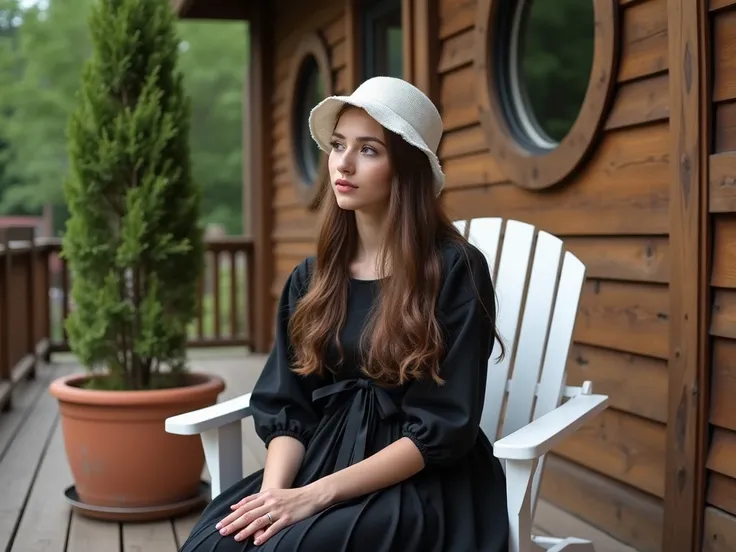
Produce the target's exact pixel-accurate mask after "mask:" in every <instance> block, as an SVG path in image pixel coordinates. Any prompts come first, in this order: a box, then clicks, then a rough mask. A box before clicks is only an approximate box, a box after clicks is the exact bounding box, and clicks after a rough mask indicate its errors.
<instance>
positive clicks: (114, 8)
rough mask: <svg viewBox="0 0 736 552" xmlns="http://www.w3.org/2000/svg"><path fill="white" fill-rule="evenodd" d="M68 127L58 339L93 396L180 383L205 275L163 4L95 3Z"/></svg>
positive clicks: (185, 115) (172, 25)
mask: <svg viewBox="0 0 736 552" xmlns="http://www.w3.org/2000/svg"><path fill="white" fill-rule="evenodd" d="M89 24H90V28H91V31H92V41H93V53H92V56H91V58H90V59H89V61H88V62H87V64H86V65H85V68H84V72H83V76H82V82H81V86H80V90H79V93H78V96H77V100H76V102H77V103H76V107H75V111H74V113H73V115H72V117H71V120H70V123H69V137H68V140H69V158H70V175H69V177H68V178H67V179H66V180H65V182H64V194H65V197H66V201H67V204H68V208H69V211H70V218H69V220H68V223H67V227H66V232H65V235H64V238H63V255H64V257H65V258H66V259H67V261H68V264H69V267H70V269H71V273H72V280H73V285H72V290H71V296H72V301H73V305H72V309H71V312H70V315H69V317H68V319H67V320H66V329H67V332H68V336H69V342H70V346H71V348H72V351H73V352H74V353H76V355H77V356H78V358H79V360H80V361H81V362H82V363H83V364H84V365H85V366H86V367H88V368H89V369H90V370H92V371H97V370H100V369H102V370H103V371H105V372H107V373H108V374H109V377H107V378H95V380H96V383H94V384H93V385H94V386H96V387H100V386H102V387H105V388H110V389H135V390H141V389H153V388H160V387H170V386H176V385H181V384H182V383H183V378H182V376H183V374H184V372H185V371H186V341H187V326H188V325H189V324H190V322H191V321H192V320H193V318H194V316H195V314H196V298H197V288H198V279H199V278H200V275H201V272H202V266H203V259H204V255H203V253H204V251H203V234H202V229H201V226H200V223H199V209H200V201H201V200H200V191H199V189H198V187H197V186H195V184H194V183H193V182H192V178H191V169H190V158H189V143H188V132H189V117H190V103H189V99H188V97H187V96H186V94H185V92H184V89H183V85H182V76H181V74H180V72H179V71H178V70H177V68H176V65H177V57H178V48H179V39H178V37H177V32H176V15H175V14H174V13H173V10H172V9H171V7H170V6H169V0H98V1H97V2H96V3H95V5H94V6H93V8H92V12H91V17H90V19H89Z"/></svg>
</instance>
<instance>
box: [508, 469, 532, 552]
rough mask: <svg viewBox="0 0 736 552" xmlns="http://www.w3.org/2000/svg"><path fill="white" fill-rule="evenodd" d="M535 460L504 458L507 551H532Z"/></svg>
mask: <svg viewBox="0 0 736 552" xmlns="http://www.w3.org/2000/svg"><path fill="white" fill-rule="evenodd" d="M536 467H537V460H536V459H535V460H506V505H507V509H508V516H509V552H532V550H533V549H534V548H535V547H534V546H533V543H532V516H531V512H532V508H531V483H532V475H533V474H534V470H535V469H536Z"/></svg>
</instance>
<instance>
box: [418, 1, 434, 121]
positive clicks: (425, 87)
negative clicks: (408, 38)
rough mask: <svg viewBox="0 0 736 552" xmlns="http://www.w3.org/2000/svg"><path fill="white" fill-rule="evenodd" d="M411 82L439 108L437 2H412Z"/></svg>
mask: <svg viewBox="0 0 736 552" xmlns="http://www.w3.org/2000/svg"><path fill="white" fill-rule="evenodd" d="M412 24H413V32H412V33H411V35H412V37H413V41H414V46H413V49H412V52H413V55H414V60H413V64H412V68H413V75H412V78H413V82H414V84H415V85H416V86H417V88H419V89H420V90H421V91H422V92H424V93H425V94H426V95H427V96H428V97H429V99H431V100H432V101H433V102H435V104H437V105H438V107H439V99H440V98H439V92H440V83H439V72H438V70H437V69H438V65H439V55H440V52H439V46H440V41H439V39H438V37H439V6H438V2H437V0H414V13H413V17H412Z"/></svg>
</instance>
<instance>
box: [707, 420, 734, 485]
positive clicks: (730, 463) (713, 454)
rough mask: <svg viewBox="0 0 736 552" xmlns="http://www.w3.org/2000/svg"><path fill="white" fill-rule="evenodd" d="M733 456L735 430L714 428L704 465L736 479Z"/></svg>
mask: <svg viewBox="0 0 736 552" xmlns="http://www.w3.org/2000/svg"><path fill="white" fill-rule="evenodd" d="M734 458H736V431H730V430H728V429H723V428H720V427H716V428H714V431H713V438H712V440H711V443H710V450H709V451H708V461H707V462H706V464H705V465H706V467H707V468H708V469H709V470H712V471H715V472H718V473H720V474H721V475H725V476H726V477H730V478H731V479H736V462H734Z"/></svg>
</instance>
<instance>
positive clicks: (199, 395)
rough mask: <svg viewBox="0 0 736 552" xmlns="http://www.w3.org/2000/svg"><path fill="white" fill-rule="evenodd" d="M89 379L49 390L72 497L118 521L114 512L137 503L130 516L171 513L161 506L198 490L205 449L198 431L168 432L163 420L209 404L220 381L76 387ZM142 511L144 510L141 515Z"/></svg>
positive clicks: (69, 379)
mask: <svg viewBox="0 0 736 552" xmlns="http://www.w3.org/2000/svg"><path fill="white" fill-rule="evenodd" d="M89 377H90V376H88V375H84V374H74V375H70V376H65V377H61V378H58V379H57V380H55V381H54V382H52V384H51V386H50V389H49V390H50V392H51V394H52V395H53V396H54V397H56V398H57V399H58V401H59V411H60V414H61V423H62V429H63V434H64V444H65V447H66V454H67V458H68V461H69V466H70V468H71V472H72V475H73V477H74V483H75V488H76V494H77V496H78V497H79V501H80V502H82V503H84V504H85V505H88V506H89V507H90V508H89V509H85V508H82V509H81V510H82V513H85V514H87V515H90V516H93V517H98V518H106V519H122V518H123V517H125V516H120V515H119V516H117V517H116V515H115V512H114V510H116V509H133V508H135V509H138V510H139V515H136V516H134V518H135V519H148V520H150V519H157V518H163V517H168V516H170V515H173V514H172V508H168V510H167V509H166V508H165V506H166V505H175V504H177V503H181V502H183V501H187V499H191V498H192V497H196V496H197V494H198V493H199V488H200V478H201V474H202V469H203V467H204V452H203V450H202V443H201V441H200V438H199V436H197V435H191V436H189V435H187V436H183V435H172V434H169V433H166V430H165V429H164V420H165V419H166V418H168V417H169V416H175V415H177V414H181V413H183V412H187V411H190V410H195V409H198V408H203V407H205V406H210V405H212V404H214V403H215V402H216V401H217V396H218V395H219V393H221V392H222V391H223V390H224V389H225V383H224V382H223V381H222V379H220V378H218V377H215V376H210V375H203V374H188V377H189V379H190V382H191V384H190V385H187V386H185V387H178V388H173V389H162V390H153V391H97V390H87V389H83V388H82V387H81V386H82V384H83V383H84V381H85V380H87V379H88V378H89ZM162 507H164V508H162ZM141 509H144V510H147V511H148V513H146V514H140V510H141ZM189 509H191V507H190V508H189ZM85 510H86V511H85ZM173 510H174V511H176V508H173ZM106 511H107V512H106ZM176 513H181V512H179V511H177V512H176ZM126 519H130V516H127V518H126Z"/></svg>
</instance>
